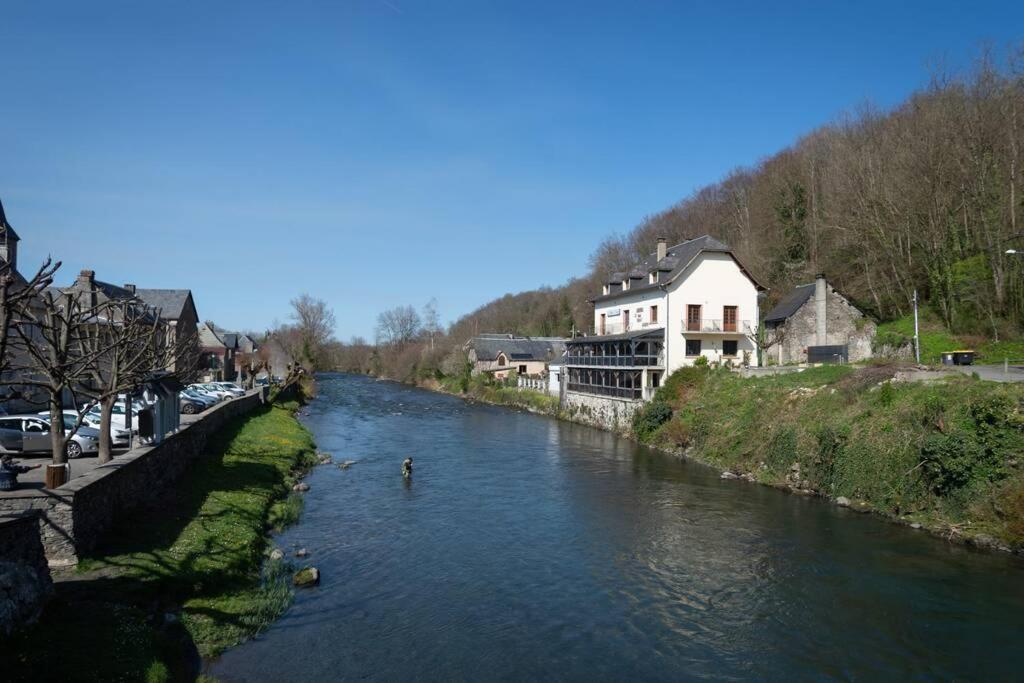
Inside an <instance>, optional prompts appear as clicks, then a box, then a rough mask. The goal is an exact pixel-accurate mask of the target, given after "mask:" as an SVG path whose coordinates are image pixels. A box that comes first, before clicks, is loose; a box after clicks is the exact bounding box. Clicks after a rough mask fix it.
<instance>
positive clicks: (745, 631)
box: [209, 375, 1024, 681]
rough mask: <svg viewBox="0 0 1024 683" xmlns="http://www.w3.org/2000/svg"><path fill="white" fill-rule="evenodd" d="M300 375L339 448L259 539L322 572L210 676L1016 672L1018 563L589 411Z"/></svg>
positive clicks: (323, 428)
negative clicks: (569, 417)
mask: <svg viewBox="0 0 1024 683" xmlns="http://www.w3.org/2000/svg"><path fill="white" fill-rule="evenodd" d="M319 392H320V395H319V397H318V398H317V399H316V400H315V401H314V402H313V403H311V404H310V406H309V414H308V416H306V417H305V418H304V420H305V422H306V424H307V425H308V426H309V428H310V429H311V430H312V432H313V434H314V435H315V437H316V440H317V443H318V445H319V446H320V448H321V449H322V450H325V451H327V452H329V453H331V454H332V455H333V456H334V457H335V459H336V460H339V461H340V460H355V461H356V464H355V465H353V466H352V467H350V468H349V469H345V470H343V469H340V468H338V467H334V466H322V467H319V468H317V470H316V471H315V472H314V473H313V474H312V475H311V476H310V477H309V478H308V479H307V481H308V482H309V483H310V485H311V487H312V490H311V491H310V492H309V493H308V494H307V496H306V508H305V512H304V514H303V517H302V520H301V522H300V523H299V524H298V525H296V526H295V527H293V528H291V529H289V530H288V531H286V532H285V533H284V534H282V535H281V536H280V537H279V538H278V539H276V540H277V542H278V544H279V545H280V546H281V547H283V548H285V549H286V551H291V550H294V549H295V548H298V547H305V548H307V549H308V550H309V551H310V557H309V561H310V562H311V563H312V564H314V565H315V566H317V567H319V568H320V570H321V572H322V577H323V578H322V582H321V584H320V586H319V587H318V588H315V589H311V590H304V591H300V592H299V593H298V594H297V595H296V599H295V603H294V604H293V606H292V607H291V608H290V609H289V610H288V612H287V613H286V614H285V615H284V616H283V617H282V618H281V619H280V620H279V621H277V622H276V623H275V624H274V625H273V626H272V627H271V628H270V629H269V630H268V631H267V632H266V633H264V634H263V635H261V636H260V637H258V638H257V639H255V640H253V641H251V642H249V643H246V644H244V645H242V646H239V647H237V648H234V649H232V650H229V651H228V652H227V653H226V654H225V655H224V656H223V657H222V658H221V659H220V660H218V661H217V662H215V663H214V664H213V665H212V666H211V667H210V672H209V673H211V674H212V675H214V676H215V677H217V678H218V679H221V680H224V681H282V680H302V681H328V680H356V679H373V680H387V681H400V680H412V679H419V680H474V681H477V680H523V679H545V680H576V681H583V680H587V681H590V680H617V681H622V680H631V679H632V680H665V681H677V680H689V679H698V678H713V679H732V680H736V679H761V680H765V679H769V680H808V679H814V680H825V679H843V680H879V679H884V680H907V679H917V680H938V679H954V678H956V679H961V680H962V679H971V680H1011V679H1017V678H1019V677H1020V676H1021V675H1022V673H1021V672H1022V665H1024V645H1022V644H1024V564H1022V563H1021V561H1020V560H1019V559H1018V558H1014V557H1010V556H1004V555H991V554H984V553H979V552H975V551H972V550H969V549H967V548H964V547H961V546H957V545H951V544H947V543H944V542H942V541H940V540H937V539H935V538H932V537H930V536H928V535H927V534H924V533H922V532H916V531H913V530H910V529H907V528H904V527H899V526H895V525H892V524H888V523H886V522H884V521H882V520H880V519H878V518H875V517H873V516H870V515H860V514H857V513H854V512H851V511H849V510H845V509H842V508H837V507H836V506H834V505H831V504H828V503H826V502H823V501H821V500H817V499H809V498H804V497H800V496H795V495H789V494H786V493H783V492H780V491H777V490H774V489H769V488H767V487H762V486H758V485H755V484H750V483H747V482H744V481H723V480H720V479H719V477H718V474H717V473H716V472H714V471H712V470H711V469H709V468H706V467H703V466H701V465H697V464H693V463H687V462H684V461H680V460H679V459H676V458H673V457H670V456H667V455H664V454H661V453H658V452H656V451H652V450H650V449H647V448H644V447H641V446H638V445H636V444H634V443H632V442H630V441H629V440H626V439H622V438H619V437H616V436H614V435H612V434H608V433H606V432H603V431H600V430H597V429H592V428H589V427H584V426H580V425H573V424H568V423H563V422H559V421H556V420H553V419H548V418H545V417H539V416H536V415H531V414H528V413H523V412H518V411H513V410H508V409H505V408H499V407H493V406H487V405H479V404H473V403H467V402H464V401H461V400H459V399H456V398H453V397H449V396H444V395H438V394H434V393H430V392H426V391H422V390H418V389H413V388H410V387H406V386H402V385H398V384H393V383H389V382H377V381H374V380H372V379H368V378H365V377H358V376H351V375H324V376H322V377H321V378H320V384H319ZM409 455H411V456H413V458H414V461H415V472H414V475H413V477H412V479H411V480H410V481H405V480H403V478H402V476H401V462H402V460H403V458H405V457H406V456H409ZM297 562H301V561H297Z"/></svg>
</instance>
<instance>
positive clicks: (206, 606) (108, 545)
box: [4, 392, 315, 681]
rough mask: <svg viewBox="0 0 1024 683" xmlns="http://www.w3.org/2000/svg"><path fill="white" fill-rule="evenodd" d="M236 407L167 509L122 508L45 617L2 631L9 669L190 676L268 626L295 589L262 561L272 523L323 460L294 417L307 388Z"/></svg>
mask: <svg viewBox="0 0 1024 683" xmlns="http://www.w3.org/2000/svg"><path fill="white" fill-rule="evenodd" d="M281 399H283V400H279V401H278V402H277V403H274V404H270V405H267V406H264V407H262V408H260V409H259V410H258V411H256V412H254V413H251V414H250V415H248V416H244V417H240V418H236V419H235V420H233V421H232V422H230V423H229V424H228V425H227V426H226V427H225V428H224V429H223V430H222V431H221V433H220V434H218V435H217V437H215V438H214V439H213V440H212V442H211V444H210V446H209V447H210V448H211V449H214V450H215V451H216V455H212V456H211V457H206V458H203V459H202V460H200V461H198V462H197V463H196V464H195V465H194V466H193V467H192V468H190V470H189V471H188V472H187V473H186V474H185V476H184V477H183V479H182V482H181V484H180V486H179V489H178V492H177V496H176V498H175V500H176V503H177V505H176V506H175V508H174V509H173V510H167V512H166V514H165V515H163V516H161V517H155V516H154V517H149V518H146V519H122V520H119V521H118V524H117V525H116V526H115V529H114V530H113V531H112V532H111V533H110V534H109V535H108V537H107V538H106V539H105V541H104V543H103V544H102V545H101V546H100V548H99V549H98V550H97V551H96V552H94V553H92V554H91V556H90V557H87V558H84V559H83V561H82V562H81V563H80V565H79V567H78V568H77V570H76V571H75V573H73V574H68V575H64V576H59V577H57V578H58V581H57V597H56V599H55V600H54V601H53V602H52V603H51V604H50V605H49V606H48V607H47V609H46V611H45V613H44V615H43V617H42V619H41V620H40V622H39V623H37V624H36V625H35V626H33V627H32V628H30V629H27V630H25V631H23V632H21V633H19V634H18V635H17V636H16V637H15V638H13V639H10V640H9V641H8V642H7V643H5V646H4V649H5V650H6V653H5V657H4V660H5V663H6V664H5V674H6V677H7V678H8V679H9V680H39V679H40V678H45V679H57V678H60V679H63V680H147V681H165V680H191V678H194V676H195V675H196V673H197V672H198V667H199V662H200V659H201V658H202V657H209V656H213V655H216V654H217V653H219V652H220V651H222V650H223V649H224V648H226V647H229V646H231V645H233V644H236V643H238V642H241V641H243V640H245V639H246V638H248V637H250V636H252V635H253V634H255V633H257V632H259V631H260V630H262V629H263V628H264V627H265V626H266V625H267V624H268V623H270V622H271V621H272V620H273V619H274V618H275V617H276V616H277V615H279V614H280V613H281V612H282V611H283V610H284V609H285V608H286V607H287V605H288V604H289V602H290V600H291V589H290V587H289V586H288V583H287V579H288V578H289V576H288V573H287V567H286V566H284V565H282V564H281V563H277V562H275V563H270V564H268V565H267V566H266V567H264V566H263V565H264V556H265V551H266V549H267V545H268V539H267V532H268V530H271V529H274V528H280V527H283V526H284V525H287V524H289V523H292V522H294V521H295V519H296V518H297V515H298V512H299V511H300V510H301V499H299V497H298V495H297V494H292V493H290V491H291V485H292V483H293V482H294V481H295V480H296V478H297V477H298V476H299V475H300V474H301V472H302V471H304V470H305V469H307V468H308V467H310V466H312V465H313V464H314V462H315V457H314V454H315V448H314V444H313V439H312V436H311V435H310V433H309V432H308V431H307V430H306V429H305V428H304V427H303V426H302V425H301V424H300V423H299V421H298V420H297V419H296V418H295V416H294V413H295V411H296V410H297V409H298V408H299V407H300V402H301V401H302V400H303V395H302V393H301V392H300V393H299V394H298V395H297V396H296V397H294V398H289V397H288V395H285V396H283V397H281Z"/></svg>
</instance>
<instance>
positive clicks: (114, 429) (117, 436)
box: [39, 410, 131, 447]
mask: <svg viewBox="0 0 1024 683" xmlns="http://www.w3.org/2000/svg"><path fill="white" fill-rule="evenodd" d="M39 416H40V417H42V418H44V419H49V418H50V411H49V410H43V411H40V412H39ZM76 420H78V413H76V412H75V411H73V410H65V411H64V426H65V427H66V428H68V429H70V428H71V427H72V426H73V425H74V424H75V421H76ZM121 423H122V425H123V424H124V420H123V419H122V420H121ZM100 424H101V420H100V412H99V411H98V410H97V411H95V412H92V411H90V412H88V413H86V414H85V418H84V419H83V420H82V425H84V426H86V427H89V428H90V429H95V430H96V431H97V433H98V432H99V430H100ZM130 436H131V435H130V434H129V432H128V430H127V429H124V428H123V427H118V426H117V424H115V422H114V418H113V416H111V418H110V443H111V445H113V446H117V447H121V446H127V445H128V439H129V437H130Z"/></svg>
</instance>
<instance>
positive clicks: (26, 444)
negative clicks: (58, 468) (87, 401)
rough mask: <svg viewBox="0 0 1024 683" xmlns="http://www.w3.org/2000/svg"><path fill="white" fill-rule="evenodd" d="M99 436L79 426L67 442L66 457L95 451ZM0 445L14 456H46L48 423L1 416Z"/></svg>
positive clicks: (75, 456)
mask: <svg viewBox="0 0 1024 683" xmlns="http://www.w3.org/2000/svg"><path fill="white" fill-rule="evenodd" d="M19 437H20V438H19ZM99 444H100V433H99V431H98V430H95V429H93V428H92V427H79V428H78V431H77V432H76V433H75V434H74V435H73V436H72V437H71V438H70V439H68V442H67V444H66V445H65V452H66V453H67V456H68V458H69V459H70V458H77V457H78V456H80V455H82V454H83V453H95V452H96V451H97V450H99ZM0 445H2V446H3V448H4V450H5V451H9V452H14V453H50V452H52V451H51V450H50V421H49V420H48V419H44V418H42V417H39V416H38V415H5V416H3V417H0Z"/></svg>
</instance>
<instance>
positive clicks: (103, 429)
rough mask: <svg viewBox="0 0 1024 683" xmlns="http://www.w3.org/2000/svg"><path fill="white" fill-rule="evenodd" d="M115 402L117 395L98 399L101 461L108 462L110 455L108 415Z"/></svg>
mask: <svg viewBox="0 0 1024 683" xmlns="http://www.w3.org/2000/svg"><path fill="white" fill-rule="evenodd" d="M116 402H117V395H116V394H112V395H110V396H106V397H104V398H103V400H102V401H100V456H99V461H100V462H101V463H104V462H110V459H111V457H112V453H111V449H112V444H111V438H110V433H111V429H110V417H111V415H113V413H114V403H116Z"/></svg>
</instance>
